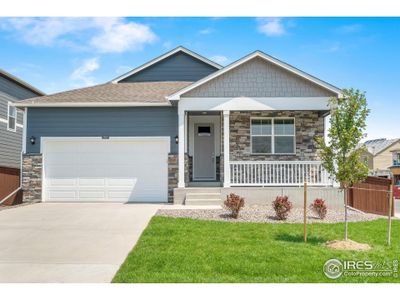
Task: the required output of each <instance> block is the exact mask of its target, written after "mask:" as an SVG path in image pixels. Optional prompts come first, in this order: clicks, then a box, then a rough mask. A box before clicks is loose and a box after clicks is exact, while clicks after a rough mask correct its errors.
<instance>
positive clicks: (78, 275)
mask: <svg viewBox="0 0 400 300" xmlns="http://www.w3.org/2000/svg"><path fill="white" fill-rule="evenodd" d="M163 206H164V205H157V204H154V205H153V204H117V203H95V204H82V203H71V204H67V203H57V204H56V203H39V204H33V205H27V206H22V207H18V208H11V209H5V210H0V282H110V281H111V280H112V278H113V276H114V274H115V273H116V272H117V270H118V268H119V266H120V265H121V264H122V262H123V261H124V259H125V258H126V256H127V255H128V253H129V251H130V250H131V249H132V247H133V246H134V245H135V243H136V241H137V240H138V238H139V236H140V234H141V233H142V231H143V229H144V228H145V227H146V226H147V224H148V222H149V220H150V219H151V217H152V216H153V215H154V214H155V212H156V211H157V209H158V208H160V207H163Z"/></svg>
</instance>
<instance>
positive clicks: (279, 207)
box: [272, 196, 292, 220]
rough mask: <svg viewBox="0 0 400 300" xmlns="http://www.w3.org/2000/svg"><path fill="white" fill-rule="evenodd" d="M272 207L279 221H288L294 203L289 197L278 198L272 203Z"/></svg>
mask: <svg viewBox="0 0 400 300" xmlns="http://www.w3.org/2000/svg"><path fill="white" fill-rule="evenodd" d="M272 207H273V208H274V210H275V213H276V217H277V218H278V219H279V220H286V219H287V217H288V215H289V212H290V210H291V209H292V202H290V201H289V198H288V196H278V197H276V199H275V201H274V202H272Z"/></svg>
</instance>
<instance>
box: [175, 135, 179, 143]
mask: <svg viewBox="0 0 400 300" xmlns="http://www.w3.org/2000/svg"><path fill="white" fill-rule="evenodd" d="M175 143H176V144H178V143H179V137H178V136H175Z"/></svg>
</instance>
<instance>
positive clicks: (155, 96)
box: [18, 81, 191, 106]
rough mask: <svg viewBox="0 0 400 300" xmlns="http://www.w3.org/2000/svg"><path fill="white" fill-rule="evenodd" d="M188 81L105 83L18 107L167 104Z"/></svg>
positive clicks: (39, 98) (23, 103)
mask: <svg viewBox="0 0 400 300" xmlns="http://www.w3.org/2000/svg"><path fill="white" fill-rule="evenodd" d="M189 84H191V82H187V81H168V82H167V81H163V82H133V83H117V84H114V83H106V84H100V85H95V86H92V87H86V88H80V89H75V90H70V91H65V92H61V93H56V94H52V95H46V96H42V97H34V98H29V99H26V100H24V101H20V102H19V104H18V106H24V105H29V106H31V105H38V106H40V105H41V104H63V103H65V104H74V103H77V104H79V103H107V102H110V103H130V104H134V103H149V104H159V103H160V104H168V103H169V102H168V100H166V98H165V97H166V96H168V95H170V94H172V93H174V92H176V91H178V90H180V89H182V88H184V87H186V86H188V85H189Z"/></svg>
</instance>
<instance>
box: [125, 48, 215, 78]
mask: <svg viewBox="0 0 400 300" xmlns="http://www.w3.org/2000/svg"><path fill="white" fill-rule="evenodd" d="M215 71H217V69H216V68H215V67H213V66H211V65H209V64H206V63H204V62H202V61H200V60H198V59H196V58H194V57H192V56H190V55H188V54H186V53H183V52H178V53H176V54H174V55H172V56H170V57H168V58H166V59H164V60H162V61H159V62H157V63H155V64H154V65H152V66H150V67H147V68H146V69H143V70H141V71H139V72H138V73H136V74H133V75H131V76H129V77H127V78H125V79H123V80H121V81H120V82H121V83H123V82H144V81H197V80H199V79H201V78H203V77H205V76H207V75H209V74H211V73H213V72H215Z"/></svg>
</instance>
